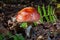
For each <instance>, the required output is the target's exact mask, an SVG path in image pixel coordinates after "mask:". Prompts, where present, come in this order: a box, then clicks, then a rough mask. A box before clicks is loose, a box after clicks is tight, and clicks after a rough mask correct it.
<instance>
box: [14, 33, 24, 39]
mask: <svg viewBox="0 0 60 40" xmlns="http://www.w3.org/2000/svg"><path fill="white" fill-rule="evenodd" d="M13 38H14V40H25V39H24V37H23V36H22V35H18V34H16V35H14V36H13Z"/></svg>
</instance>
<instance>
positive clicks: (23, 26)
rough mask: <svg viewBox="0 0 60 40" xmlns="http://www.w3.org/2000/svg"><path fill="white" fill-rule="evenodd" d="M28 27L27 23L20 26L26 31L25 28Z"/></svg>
mask: <svg viewBox="0 0 60 40" xmlns="http://www.w3.org/2000/svg"><path fill="white" fill-rule="evenodd" d="M27 26H28V25H27V23H26V22H25V23H22V24H20V27H22V28H24V29H25V28H27Z"/></svg>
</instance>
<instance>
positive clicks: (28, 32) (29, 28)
mask: <svg viewBox="0 0 60 40" xmlns="http://www.w3.org/2000/svg"><path fill="white" fill-rule="evenodd" d="M31 28H32V25H30V26H29V27H28V28H27V29H26V35H27V36H28V37H30V30H31Z"/></svg>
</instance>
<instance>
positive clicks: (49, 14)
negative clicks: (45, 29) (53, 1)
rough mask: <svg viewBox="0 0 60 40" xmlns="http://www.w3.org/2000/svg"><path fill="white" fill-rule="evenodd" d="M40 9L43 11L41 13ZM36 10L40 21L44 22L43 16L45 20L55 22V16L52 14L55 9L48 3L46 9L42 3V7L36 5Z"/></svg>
mask: <svg viewBox="0 0 60 40" xmlns="http://www.w3.org/2000/svg"><path fill="white" fill-rule="evenodd" d="M42 11H43V13H42ZM38 12H39V13H40V23H44V21H43V20H44V18H43V17H45V19H46V20H47V22H51V23H53V22H56V19H57V18H56V16H55V14H54V12H55V9H53V8H52V6H50V5H48V7H47V10H46V7H45V6H44V4H43V6H42V8H41V7H40V6H38ZM42 14H43V15H42Z"/></svg>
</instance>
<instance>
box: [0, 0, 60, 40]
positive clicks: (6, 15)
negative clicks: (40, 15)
mask: <svg viewBox="0 0 60 40" xmlns="http://www.w3.org/2000/svg"><path fill="white" fill-rule="evenodd" d="M49 2H50V1H47V0H46V1H44V0H40V1H39V0H31V1H29V0H26V1H25V0H21V1H17V2H16V1H15V2H11V3H9V2H5V1H1V4H2V5H1V9H0V11H1V12H0V33H1V34H3V35H4V36H6V35H7V32H11V33H12V34H13V35H15V34H22V35H23V36H24V37H25V39H26V40H60V21H59V20H58V21H57V22H56V23H47V22H45V23H44V24H38V25H37V26H36V27H32V29H31V30H32V31H31V32H30V37H27V36H26V33H25V29H23V28H20V27H19V26H20V25H19V23H17V22H14V21H13V20H12V19H13V17H14V16H15V15H16V13H17V12H18V11H19V10H21V9H22V8H24V7H28V6H32V7H35V8H36V9H37V6H38V5H40V6H42V4H43V3H44V4H45V6H46V5H48V4H49ZM50 5H52V6H53V7H54V6H55V5H54V4H50ZM12 26H13V27H12ZM6 40H13V38H8V37H6Z"/></svg>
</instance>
